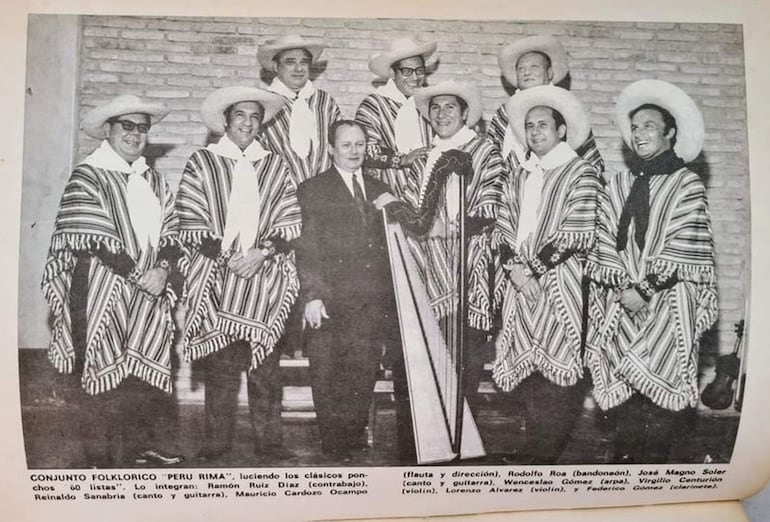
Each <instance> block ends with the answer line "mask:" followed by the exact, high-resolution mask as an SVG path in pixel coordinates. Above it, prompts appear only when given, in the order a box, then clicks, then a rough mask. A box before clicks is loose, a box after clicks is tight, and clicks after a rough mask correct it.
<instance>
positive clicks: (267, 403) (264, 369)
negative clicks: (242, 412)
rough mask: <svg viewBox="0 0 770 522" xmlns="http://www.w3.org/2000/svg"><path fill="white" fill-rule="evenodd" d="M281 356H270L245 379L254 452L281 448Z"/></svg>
mask: <svg viewBox="0 0 770 522" xmlns="http://www.w3.org/2000/svg"><path fill="white" fill-rule="evenodd" d="M280 360H281V356H280V353H277V352H273V353H272V354H270V355H269V356H268V357H267V358H266V359H265V360H264V361H263V362H262V364H261V365H259V366H258V367H257V368H256V369H255V370H254V371H252V372H250V374H249V378H248V395H249V414H250V417H251V427H252V431H253V434H254V449H255V451H256V452H258V453H259V452H260V451H262V449H269V448H270V447H276V446H281V445H282V444H283V431H282V427H281V400H282V398H283V387H282V386H281V368H280Z"/></svg>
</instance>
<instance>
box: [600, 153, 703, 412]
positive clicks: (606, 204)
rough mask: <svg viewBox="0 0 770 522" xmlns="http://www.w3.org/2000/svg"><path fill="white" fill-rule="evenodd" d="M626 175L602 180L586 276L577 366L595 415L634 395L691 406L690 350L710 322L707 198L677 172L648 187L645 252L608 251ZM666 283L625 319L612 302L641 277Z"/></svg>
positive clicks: (693, 356)
mask: <svg viewBox="0 0 770 522" xmlns="http://www.w3.org/2000/svg"><path fill="white" fill-rule="evenodd" d="M633 181H634V175H633V174H632V173H631V172H629V171H626V172H621V173H618V174H617V175H615V176H614V177H612V178H611V179H610V180H609V184H608V185H607V189H606V196H605V197H603V198H602V203H601V212H600V217H599V229H598V241H597V248H596V249H595V250H594V251H592V252H591V254H590V256H589V258H588V263H587V266H586V269H587V274H588V276H589V277H590V278H591V291H590V294H589V317H590V320H589V324H588V337H587V344H586V365H587V366H588V368H589V369H590V371H591V375H592V376H593V381H594V391H593V393H594V397H595V398H596V401H597V403H598V404H599V406H600V407H601V408H602V409H608V408H612V407H615V406H617V405H619V404H621V403H622V402H624V401H625V400H626V399H628V398H629V397H630V396H631V395H632V394H633V393H634V391H638V392H640V393H642V394H644V395H646V396H647V397H649V398H650V399H651V400H652V401H653V402H654V403H655V404H657V405H659V406H661V407H662V408H666V409H668V410H673V411H678V410H682V409H684V408H686V407H688V406H695V405H696V404H697V402H698V380H697V373H698V368H697V364H698V346H699V341H700V338H701V336H702V334H703V332H704V331H706V330H707V329H708V328H710V327H711V325H712V324H713V323H714V321H715V320H716V317H717V293H716V281H715V279H716V278H715V273H714V247H713V242H712V234H711V224H710V220H709V214H708V203H707V201H706V191H705V188H704V186H703V183H702V182H701V180H700V178H699V177H698V176H697V175H696V174H694V173H693V172H691V171H690V170H688V169H687V168H681V169H679V170H677V171H676V172H673V173H671V174H668V175H660V176H653V177H651V179H650V182H649V185H650V197H649V201H650V213H649V228H648V229H647V234H646V236H645V237H646V241H645V246H644V249H643V250H641V251H640V248H639V246H638V245H637V242H636V241H634V240H633V239H631V238H633V227H634V223H633V221H632V223H631V228H632V230H631V233H629V238H630V239H629V240H628V242H627V244H626V247H625V248H624V249H623V250H621V251H620V252H618V251H617V246H616V236H617V231H618V220H619V218H620V215H621V212H622V209H623V204H624V202H625V200H626V198H627V197H628V194H629V191H630V190H631V185H632V184H633ZM652 275H654V276H656V277H659V278H660V279H661V280H669V281H674V284H673V285H666V286H667V288H665V289H661V290H659V291H657V292H655V293H654V294H653V295H652V297H651V299H650V300H649V302H648V303H647V306H646V307H645V308H644V309H642V310H641V311H639V312H638V313H636V314H634V315H631V314H630V313H629V312H628V311H626V310H625V309H624V308H623V307H622V306H621V305H620V303H618V302H616V301H615V296H616V295H617V293H618V292H620V291H622V290H623V289H625V288H629V287H631V286H633V285H634V284H638V283H640V282H642V281H644V280H647V278H648V277H649V276H652Z"/></svg>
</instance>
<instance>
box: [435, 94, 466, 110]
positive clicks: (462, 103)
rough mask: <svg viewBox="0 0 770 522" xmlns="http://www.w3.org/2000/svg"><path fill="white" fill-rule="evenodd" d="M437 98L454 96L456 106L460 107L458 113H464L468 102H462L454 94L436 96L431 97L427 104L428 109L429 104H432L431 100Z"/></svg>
mask: <svg viewBox="0 0 770 522" xmlns="http://www.w3.org/2000/svg"><path fill="white" fill-rule="evenodd" d="M439 96H454V97H455V100H457V105H459V106H460V112H465V111H466V110H467V109H468V102H466V101H465V100H463V99H462V98H461V97H460V96H458V95H456V94H436V95H435V96H432V97H431V99H430V101H429V102H428V108H429V109H430V104H431V103H433V98H437V97H439Z"/></svg>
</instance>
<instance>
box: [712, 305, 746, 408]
mask: <svg viewBox="0 0 770 522" xmlns="http://www.w3.org/2000/svg"><path fill="white" fill-rule="evenodd" d="M744 324H745V321H744V320H743V319H741V320H740V321H739V322H737V323H736V324H735V334H736V339H735V346H734V347H733V353H731V354H728V355H722V356H720V357H719V358H718V359H717V365H716V375H715V376H714V380H713V381H711V382H710V383H709V384H708V385H707V386H706V388H705V389H704V390H703V393H702V394H701V402H702V403H703V404H704V405H706V406H708V407H709V408H711V409H712V410H724V409H726V408H729V407H730V405H731V404H732V403H733V395H734V393H735V391H734V389H733V388H734V386H733V384H734V383H735V380H736V379H737V378H738V376H739V375H740V371H741V360H740V358H739V357H738V353H739V351H740V348H741V345H742V343H743V327H744ZM741 384H743V383H741ZM741 395H742V394H741ZM736 408H737V409H740V407H739V406H737V405H736Z"/></svg>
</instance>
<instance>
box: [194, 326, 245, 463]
mask: <svg viewBox="0 0 770 522" xmlns="http://www.w3.org/2000/svg"><path fill="white" fill-rule="evenodd" d="M244 351H248V344H246V343H244V342H240V341H239V342H236V343H233V344H231V345H229V346H226V347H224V348H222V349H221V350H219V351H217V352H214V353H212V354H211V355H209V356H207V357H206V359H205V377H204V382H205V386H206V390H205V402H206V405H205V410H206V413H205V415H206V441H205V446H206V447H207V448H210V449H217V450H229V449H230V448H231V447H232V444H233V437H234V435H235V416H236V412H237V411H238V390H239V388H240V383H241V372H243V370H244V367H243V359H244V353H243V352H244Z"/></svg>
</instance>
